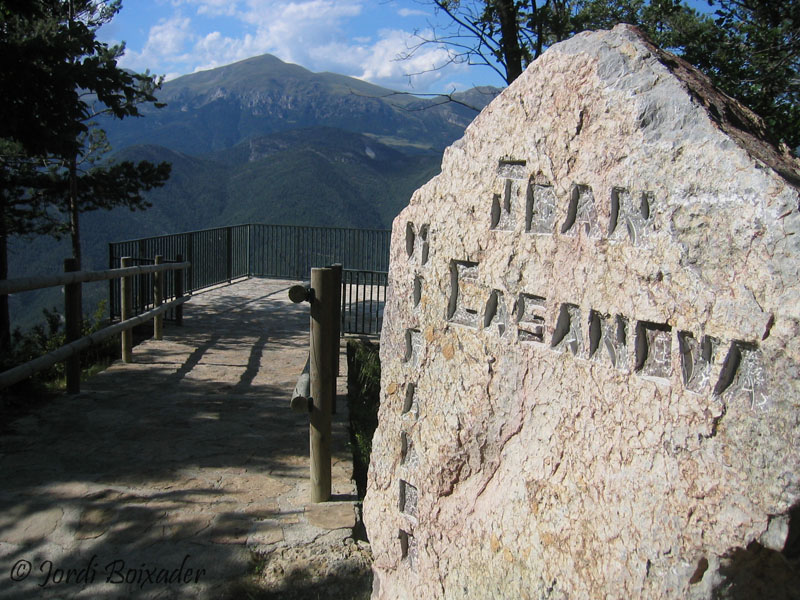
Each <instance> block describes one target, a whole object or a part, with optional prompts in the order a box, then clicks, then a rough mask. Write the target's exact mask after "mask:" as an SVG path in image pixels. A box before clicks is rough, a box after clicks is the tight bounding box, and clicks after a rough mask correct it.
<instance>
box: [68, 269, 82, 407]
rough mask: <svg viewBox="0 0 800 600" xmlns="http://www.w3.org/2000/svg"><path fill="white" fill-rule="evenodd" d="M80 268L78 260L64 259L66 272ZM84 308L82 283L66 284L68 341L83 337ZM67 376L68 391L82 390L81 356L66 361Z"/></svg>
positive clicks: (76, 391)
mask: <svg viewBox="0 0 800 600" xmlns="http://www.w3.org/2000/svg"><path fill="white" fill-rule="evenodd" d="M77 270H78V261H77V260H76V259H74V258H67V259H65V260H64V272H65V273H69V272H72V271H77ZM82 320H83V308H82V306H81V284H80V283H69V284H67V285H65V286H64V321H65V323H64V329H65V333H66V342H67V344H69V343H70V342H74V341H75V340H77V339H80V337H81V322H82ZM64 370H65V372H66V376H67V393H68V394H77V393H79V392H80V391H81V356H80V354H75V355H74V356H71V357H70V358H68V359H67V360H66V361H65V363H64Z"/></svg>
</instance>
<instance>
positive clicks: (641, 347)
mask: <svg viewBox="0 0 800 600" xmlns="http://www.w3.org/2000/svg"><path fill="white" fill-rule="evenodd" d="M636 370H637V371H639V373H640V375H644V376H648V377H659V378H662V379H669V377H670V375H671V373H672V328H671V327H670V326H669V325H665V324H661V323H648V322H646V321H639V322H638V323H636Z"/></svg>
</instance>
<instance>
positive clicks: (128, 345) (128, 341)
mask: <svg viewBox="0 0 800 600" xmlns="http://www.w3.org/2000/svg"><path fill="white" fill-rule="evenodd" d="M131 262H132V261H131V257H130V256H123V257H122V258H121V259H120V264H121V266H122V267H123V268H124V267H130V266H131ZM132 279H133V278H132V277H131V276H126V277H123V278H122V279H121V281H120V292H119V295H120V303H121V309H120V320H122V321H125V320H127V319H130V317H131V304H133V281H132ZM120 337H121V338H122V362H125V363H129V362H132V361H133V332H132V331H131V330H130V329H128V330H126V331H123V332H122V333H121V334H120Z"/></svg>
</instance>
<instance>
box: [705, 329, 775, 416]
mask: <svg viewBox="0 0 800 600" xmlns="http://www.w3.org/2000/svg"><path fill="white" fill-rule="evenodd" d="M768 383H769V382H768V380H767V371H766V370H765V369H764V363H763V360H762V356H761V352H760V351H759V350H758V349H757V348H756V346H755V345H754V344H748V343H746V342H740V341H738V340H736V341H734V342H732V343H731V349H730V350H729V351H728V356H727V357H726V358H725V362H724V363H723V365H722V372H721V373H720V375H719V381H717V385H716V387H715V388H714V394H716V395H717V396H719V395H720V394H724V395H725V396H726V397H727V399H728V402H731V401H732V400H735V399H737V398H739V397H744V398H745V399H746V400H747V401H748V402H749V403H750V408H751V409H753V410H755V409H756V408H765V407H766V405H767V403H768V402H769V394H768V393H767V392H768V389H769V386H768Z"/></svg>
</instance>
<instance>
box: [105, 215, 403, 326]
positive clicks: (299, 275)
mask: <svg viewBox="0 0 800 600" xmlns="http://www.w3.org/2000/svg"><path fill="white" fill-rule="evenodd" d="M390 237H391V231H390V230H384V229H347V228H336V227H305V226H298V225H265V224H248V225H235V226H230V227H218V228H215V229H205V230H201V231H189V232H186V233H176V234H171V235H162V236H156V237H150V238H142V239H135V240H127V241H123V242H114V243H111V244H109V268H116V267H118V266H119V260H120V258H121V257H123V256H132V257H135V258H136V259H137V261H138V263H139V264H147V263H149V262H152V260H153V257H155V256H156V255H158V254H160V255H163V256H164V258H165V260H166V261H178V260H186V261H188V262H190V263H191V264H192V266H191V268H190V269H188V270H187V272H186V273H185V281H184V290H185V291H186V292H187V293H191V292H195V291H198V290H201V289H205V288H208V287H211V286H214V285H218V284H221V283H229V282H231V281H233V280H235V279H239V278H242V277H271V278H281V279H297V280H305V279H307V278H308V276H309V273H310V272H311V269H312V268H317V267H324V266H327V265H330V264H334V263H340V264H342V265H343V267H344V269H345V270H346V271H347V272H358V273H361V275H357V276H356V275H349V276H348V277H350V279H345V280H343V283H342V286H343V289H342V295H343V297H344V295H345V294H346V293H348V294H350V296H349V298H354V299H355V300H352V299H351V300H348V301H347V304H346V305H345V303H344V300H343V305H342V308H343V311H342V314H343V321H342V332H343V333H360V334H377V333H379V332H380V325H381V323H382V311H383V304H382V303H383V301H384V300H385V298H386V283H385V281H386V277H385V273H386V271H388V269H389V242H390ZM179 257H180V258H179ZM369 272H374V274H373V275H371V276H370V275H368V273H369ZM369 277H371V279H369V283H368V278H369ZM345 281H347V283H345ZM381 281H383V283H382V284H381V283H380V282H381ZM165 285H166V287H167V290H169V291H172V290H174V286H175V282H174V278H172V277H170V278H168V279H167V281H166V282H165ZM133 286H134V290H133V298H134V302H133V304H134V306H133V312H134V314H138V313H140V312H142V311H144V310H147V308H148V307H150V306H152V305H153V298H152V286H151V285H150V284H149V282H147V281H146V280H144V279H141V281H134V282H133ZM381 286H382V291H381V289H380V288H381ZM359 294H361V296H362V297H360V299H358V298H359ZM379 297H381V298H382V299H381V300H379ZM379 308H380V313H378V312H377V311H378V309H379ZM109 311H110V313H111V317H112V319H113V318H117V317H119V314H120V296H119V285H118V284H116V283H114V282H112V283H111V284H110V285H109Z"/></svg>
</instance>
